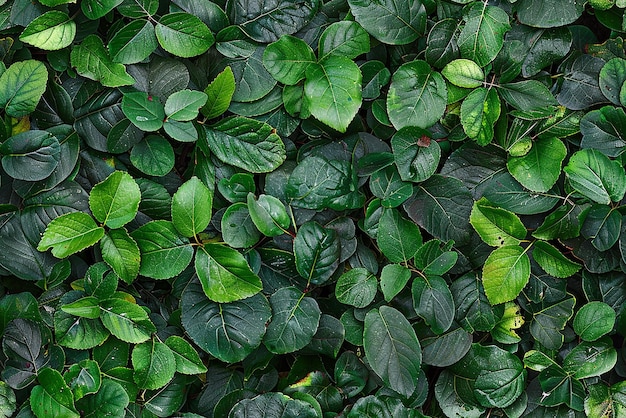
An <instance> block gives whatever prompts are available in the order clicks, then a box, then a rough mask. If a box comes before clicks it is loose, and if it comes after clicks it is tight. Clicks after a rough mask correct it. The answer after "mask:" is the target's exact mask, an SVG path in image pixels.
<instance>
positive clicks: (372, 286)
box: [335, 267, 378, 308]
mask: <svg viewBox="0 0 626 418" xmlns="http://www.w3.org/2000/svg"><path fill="white" fill-rule="evenodd" d="M377 288H378V280H377V279H376V276H374V275H373V274H372V273H370V272H369V271H368V270H367V269H365V268H363V267H357V268H354V269H352V270H349V271H347V272H345V273H344V274H342V275H341V276H340V277H339V279H337V284H336V286H335V296H336V297H337V300H338V301H339V302H341V303H345V304H346V305H352V306H354V307H356V308H365V307H366V306H367V305H369V304H370V303H371V302H372V301H373V300H374V297H375V296H376V290H377Z"/></svg>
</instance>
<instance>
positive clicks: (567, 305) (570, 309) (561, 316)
mask: <svg viewBox="0 0 626 418" xmlns="http://www.w3.org/2000/svg"><path fill="white" fill-rule="evenodd" d="M575 304H576V299H575V298H574V297H573V296H568V297H567V298H565V299H563V300H560V301H557V302H555V303H552V304H549V303H544V304H542V306H540V307H538V308H537V310H536V311H534V312H533V320H532V322H531V323H530V333H531V334H532V336H533V337H535V339H536V340H537V341H538V342H540V343H541V344H542V345H543V346H544V347H546V348H547V349H549V350H557V349H559V348H560V347H561V345H562V344H563V334H562V333H561V331H562V330H563V328H564V327H565V324H566V323H567V321H568V320H569V319H570V318H571V317H572V315H573V314H574V305H575Z"/></svg>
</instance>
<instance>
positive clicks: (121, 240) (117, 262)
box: [100, 228, 141, 284]
mask: <svg viewBox="0 0 626 418" xmlns="http://www.w3.org/2000/svg"><path fill="white" fill-rule="evenodd" d="M100 251H101V252H102V259H103V260H104V261H105V262H106V263H107V264H108V265H109V266H111V268H112V269H113V271H114V272H115V274H117V276H119V278H120V279H122V280H123V281H124V282H126V283H128V284H130V283H132V282H133V281H134V280H135V278H136V277H137V275H138V274H139V266H140V265H141V252H140V251H139V246H138V245H137V243H136V242H135V240H134V239H132V238H131V237H130V235H128V232H126V230H125V229H123V228H119V229H113V230H110V231H107V233H106V234H104V236H103V237H102V239H101V240H100Z"/></svg>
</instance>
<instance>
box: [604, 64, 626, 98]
mask: <svg viewBox="0 0 626 418" xmlns="http://www.w3.org/2000/svg"><path fill="white" fill-rule="evenodd" d="M624 82H626V60H625V59H623V58H613V59H611V60H609V61H608V62H607V63H606V64H604V67H602V70H600V90H602V94H604V96H605V97H606V98H607V99H609V101H610V102H611V103H613V104H614V105H616V106H619V105H621V98H622V96H623V93H622V86H623V85H624Z"/></svg>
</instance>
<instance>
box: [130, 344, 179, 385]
mask: <svg viewBox="0 0 626 418" xmlns="http://www.w3.org/2000/svg"><path fill="white" fill-rule="evenodd" d="M131 361H132V364H133V380H134V381H135V383H136V384H137V386H138V387H139V389H159V388H162V387H163V386H165V385H166V384H167V383H168V382H169V381H170V380H171V379H172V378H173V377H174V373H176V359H175V358H174V353H172V350H171V349H170V348H169V347H168V346H167V345H165V344H164V343H162V342H160V341H155V340H149V341H146V342H143V343H141V344H137V345H136V346H135V347H134V348H133V352H132V355H131Z"/></svg>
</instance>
